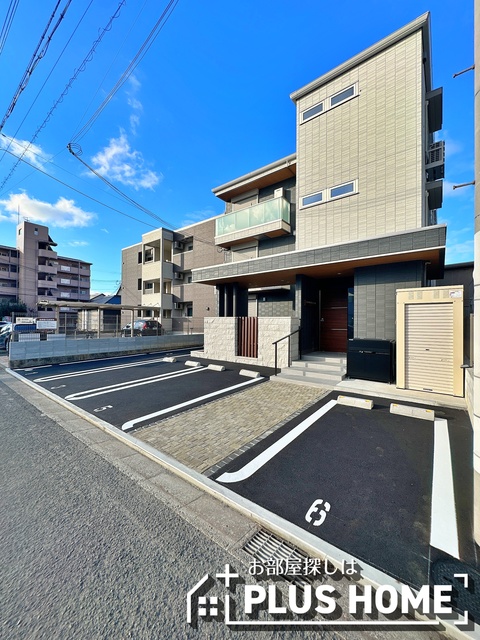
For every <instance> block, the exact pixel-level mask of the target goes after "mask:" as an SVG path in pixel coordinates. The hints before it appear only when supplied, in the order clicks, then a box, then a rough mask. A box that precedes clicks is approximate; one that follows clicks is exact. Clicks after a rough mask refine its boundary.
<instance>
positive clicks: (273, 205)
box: [215, 198, 290, 236]
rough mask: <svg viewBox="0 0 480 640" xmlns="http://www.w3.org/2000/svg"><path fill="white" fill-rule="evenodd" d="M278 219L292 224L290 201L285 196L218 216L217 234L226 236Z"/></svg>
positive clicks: (216, 222) (216, 223)
mask: <svg viewBox="0 0 480 640" xmlns="http://www.w3.org/2000/svg"><path fill="white" fill-rule="evenodd" d="M277 221H278V222H279V223H280V222H281V221H283V222H286V223H287V224H290V203H289V202H288V201H287V200H285V198H273V199H272V200H266V201H265V202H261V203H260V204H256V205H254V206H252V207H248V209H241V210H240V211H235V212H233V213H227V214H226V215H224V216H221V217H220V218H217V219H216V221H215V225H216V227H215V235H216V236H225V235H227V234H230V233H236V232H237V231H245V230H247V229H250V228H252V229H253V228H254V227H257V226H259V225H263V224H270V223H272V222H277Z"/></svg>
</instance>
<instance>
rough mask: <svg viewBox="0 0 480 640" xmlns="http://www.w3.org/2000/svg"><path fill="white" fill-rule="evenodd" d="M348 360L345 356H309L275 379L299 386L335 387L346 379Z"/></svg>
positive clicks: (297, 361)
mask: <svg viewBox="0 0 480 640" xmlns="http://www.w3.org/2000/svg"><path fill="white" fill-rule="evenodd" d="M346 360H347V359H346V356H345V354H307V355H306V356H305V357H304V358H302V359H301V360H295V361H294V362H292V365H291V366H290V367H286V368H284V369H282V370H281V372H280V373H279V374H278V375H277V376H274V378H275V379H278V380H282V381H284V382H296V383H297V384H308V385H313V386H320V387H321V386H326V387H334V386H335V385H337V384H338V383H339V382H341V381H342V380H343V378H344V377H345V374H346V368H347V362H346ZM274 378H272V379H274Z"/></svg>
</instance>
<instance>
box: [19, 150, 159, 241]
mask: <svg viewBox="0 0 480 640" xmlns="http://www.w3.org/2000/svg"><path fill="white" fill-rule="evenodd" d="M7 153H9V154H10V155H11V156H14V157H15V158H19V156H17V155H16V154H15V153H13V151H10V150H8V151H7ZM21 160H22V162H23V163H25V164H27V165H28V166H29V167H32V169H35V170H36V171H39V172H40V173H43V175H45V176H48V177H49V178H51V179H52V180H55V182H58V183H60V184H61V185H63V186H64V187H67V188H68V189H71V190H72V191H75V192H76V193H79V194H80V195H82V196H85V198H88V199H89V200H92V201H93V202H96V203H97V204H99V205H101V206H102V207H106V208H107V209H110V210H111V211H115V212H116V213H119V214H120V215H122V216H125V217H126V218H130V219H131V220H135V221H136V222H140V223H141V224H145V225H147V227H151V228H152V229H156V227H155V226H154V225H153V224H149V223H148V222H145V221H144V220H139V219H138V218H134V217H133V216H130V215H128V214H127V213H124V212H123V211H120V210H119V209H115V207H111V206H110V205H108V204H105V202H101V201H100V200H97V199H96V198H94V197H93V196H89V195H88V194H87V193H84V192H83V191H80V189H76V188H75V187H72V185H70V184H67V183H66V182H63V180H59V178H56V177H55V176H52V175H51V174H50V173H47V172H46V171H44V170H43V169H40V168H39V167H36V166H35V165H33V164H31V163H30V162H27V160H25V158H21Z"/></svg>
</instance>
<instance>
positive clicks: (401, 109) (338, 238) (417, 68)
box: [297, 31, 425, 249]
mask: <svg viewBox="0 0 480 640" xmlns="http://www.w3.org/2000/svg"><path fill="white" fill-rule="evenodd" d="M351 85H355V86H356V91H357V95H356V96H355V97H353V98H351V99H350V100H348V101H347V102H345V103H342V104H339V105H338V106H336V107H335V108H332V109H329V110H327V111H325V112H324V113H320V114H319V115H317V116H316V117H314V118H312V119H310V120H308V121H306V122H302V118H301V116H302V113H303V112H304V111H305V110H306V109H308V108H309V107H312V106H313V105H315V104H317V103H319V102H321V101H325V100H327V98H329V97H331V96H333V95H335V94H336V93H338V92H340V91H341V90H343V89H346V88H347V87H349V86H351ZM424 93H425V88H424V79H423V65H422V34H421V32H420V31H417V32H416V33H414V34H412V35H411V36H409V37H408V38H406V39H405V40H403V41H400V42H398V43H397V44H395V45H393V46H392V47H390V48H388V49H386V50H385V51H382V52H381V53H379V54H378V55H376V56H374V57H373V58H370V59H368V60H367V61H365V62H363V63H362V64H359V65H358V66H355V67H354V68H353V69H351V70H349V71H348V72H347V73H344V74H341V75H340V76H339V77H335V78H334V79H333V80H331V81H330V82H326V83H325V84H324V85H322V86H321V87H319V88H318V89H315V90H314V91H312V92H310V93H307V94H306V95H305V96H303V97H301V98H300V99H299V100H298V101H297V186H298V195H299V200H300V201H301V198H302V196H305V195H308V194H312V193H315V192H318V191H320V190H323V189H326V188H330V187H334V186H336V185H340V184H343V183H346V182H348V181H351V180H356V181H358V193H356V194H355V195H352V196H350V197H347V198H341V199H339V200H336V201H332V202H326V203H324V204H318V205H314V206H310V207H308V208H302V207H301V206H299V208H298V211H297V248H298V249H306V248H309V247H316V246H323V245H329V244H334V243H340V242H348V241H351V240H359V239H363V238H369V237H374V236H379V235H383V234H387V233H395V232H398V231H405V230H407V229H415V228H417V227H419V226H422V221H423V220H424V218H425V214H424V207H425V199H424V197H423V193H424V189H422V182H423V186H424V181H425V178H424V177H423V176H422V169H423V166H424V155H425V148H424V139H423V137H422V132H423V131H424V128H425V122H424V112H423V102H424V101H423V100H422V95H424Z"/></svg>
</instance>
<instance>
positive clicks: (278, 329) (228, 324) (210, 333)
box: [204, 318, 300, 367]
mask: <svg viewBox="0 0 480 640" xmlns="http://www.w3.org/2000/svg"><path fill="white" fill-rule="evenodd" d="M299 324H300V321H299V319H298V318H258V358H243V357H240V356H237V355H236V354H237V331H236V327H237V318H205V325H204V357H205V358H209V359H211V360H225V361H227V362H238V363H242V364H246V365H248V364H252V365H258V366H264V367H273V366H274V365H275V348H274V346H273V342H275V340H278V339H279V338H283V337H284V336H287V335H288V334H289V333H292V331H295V330H296V329H298V327H299ZM291 353H292V359H293V360H295V359H296V358H298V333H297V334H295V335H294V336H292V338H291ZM278 366H279V367H287V366H288V340H284V341H282V342H281V343H280V344H279V345H278Z"/></svg>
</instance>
